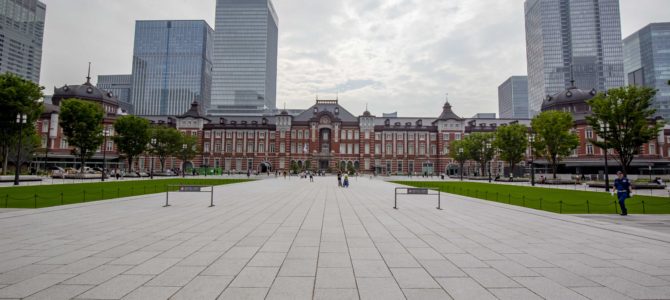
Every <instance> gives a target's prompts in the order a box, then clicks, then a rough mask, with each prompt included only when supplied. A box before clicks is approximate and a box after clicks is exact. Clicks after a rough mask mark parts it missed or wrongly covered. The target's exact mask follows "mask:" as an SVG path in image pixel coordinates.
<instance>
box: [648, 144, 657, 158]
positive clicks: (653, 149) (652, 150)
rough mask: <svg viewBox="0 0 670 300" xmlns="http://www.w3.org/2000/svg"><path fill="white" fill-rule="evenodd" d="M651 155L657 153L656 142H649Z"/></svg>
mask: <svg viewBox="0 0 670 300" xmlns="http://www.w3.org/2000/svg"><path fill="white" fill-rule="evenodd" d="M649 155H656V144H649Z"/></svg>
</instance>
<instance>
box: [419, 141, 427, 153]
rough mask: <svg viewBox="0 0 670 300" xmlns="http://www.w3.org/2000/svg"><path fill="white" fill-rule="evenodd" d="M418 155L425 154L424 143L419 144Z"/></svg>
mask: <svg viewBox="0 0 670 300" xmlns="http://www.w3.org/2000/svg"><path fill="white" fill-rule="evenodd" d="M419 155H426V145H424V144H421V145H419Z"/></svg>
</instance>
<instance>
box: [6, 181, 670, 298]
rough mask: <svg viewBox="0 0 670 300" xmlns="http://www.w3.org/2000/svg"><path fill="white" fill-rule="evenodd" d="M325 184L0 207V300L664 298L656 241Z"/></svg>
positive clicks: (499, 208)
mask: <svg viewBox="0 0 670 300" xmlns="http://www.w3.org/2000/svg"><path fill="white" fill-rule="evenodd" d="M156 180H159V179H156ZM333 182H335V180H334V179H333V177H316V178H315V182H314V183H309V182H308V181H306V180H300V179H297V178H291V180H289V179H284V178H274V177H273V176H270V177H268V178H265V177H263V178H262V180H258V181H254V182H249V183H241V184H235V185H226V186H220V187H216V188H215V198H216V199H215V201H216V202H217V205H216V206H215V207H212V208H209V207H207V205H205V203H204V202H206V201H204V200H205V199H204V198H203V201H199V199H200V198H199V197H197V195H192V194H184V193H175V194H171V195H170V200H171V203H172V206H171V207H168V208H164V207H162V205H161V203H162V202H163V201H164V195H161V194H156V195H145V196H140V197H133V198H124V199H116V200H108V201H99V202H95V203H82V204H74V205H69V206H65V207H54V208H43V209H36V210H21V211H7V212H3V213H1V214H0V228H3V230H2V231H0V254H2V255H0V298H3V299H13V298H15V299H82V300H83V299H168V298H170V299H178V300H180V299H236V300H237V299H338V300H340V299H359V298H362V299H484V300H486V299H515V300H516V299H522V300H523V299H608V300H609V299H613V300H616V299H670V234H668V233H666V232H657V231H648V230H647V229H644V228H632V227H627V225H625V224H616V225H612V224H610V223H603V222H601V221H598V220H596V219H593V220H592V219H590V218H582V217H577V216H569V215H560V214H553V213H549V212H542V211H534V210H531V209H526V208H522V207H516V206H508V205H505V204H501V203H494V202H487V201H482V200H478V199H472V198H468V197H463V196H456V195H448V194H443V195H442V199H443V208H444V210H436V209H435V207H434V206H435V205H434V202H433V201H424V200H426V199H421V196H415V197H408V198H405V199H402V201H401V203H400V207H399V209H397V210H395V209H393V190H394V188H395V187H396V185H394V184H392V183H389V182H386V181H384V180H381V179H377V178H372V179H370V178H367V177H366V178H359V179H358V180H353V181H352V182H351V187H350V188H348V189H342V188H338V187H337V186H336V185H334V184H333ZM634 217H635V218H638V219H640V222H642V221H643V220H644V219H645V218H647V216H634ZM610 218H619V217H618V216H611V217H610Z"/></svg>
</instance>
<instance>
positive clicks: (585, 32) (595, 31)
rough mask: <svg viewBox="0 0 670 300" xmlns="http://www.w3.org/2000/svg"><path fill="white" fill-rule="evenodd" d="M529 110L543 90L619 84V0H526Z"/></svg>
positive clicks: (545, 92)
mask: <svg viewBox="0 0 670 300" xmlns="http://www.w3.org/2000/svg"><path fill="white" fill-rule="evenodd" d="M525 13H526V52H527V58H528V95H529V99H530V107H529V109H530V114H531V116H533V115H535V114H537V113H538V112H539V111H540V109H541V106H542V101H543V100H544V98H545V97H546V96H547V95H553V94H556V93H558V92H561V91H563V90H565V89H566V88H568V87H570V86H571V85H572V83H571V81H572V80H573V79H574V81H575V85H576V86H578V87H579V88H581V89H583V90H591V89H596V90H597V91H606V90H608V89H611V88H615V87H620V86H623V85H624V76H623V50H622V45H621V17H620V14H619V0H526V2H525Z"/></svg>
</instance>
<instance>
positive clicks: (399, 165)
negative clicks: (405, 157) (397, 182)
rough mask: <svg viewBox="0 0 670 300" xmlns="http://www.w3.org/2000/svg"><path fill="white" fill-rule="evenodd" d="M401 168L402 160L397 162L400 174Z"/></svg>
mask: <svg viewBox="0 0 670 300" xmlns="http://www.w3.org/2000/svg"><path fill="white" fill-rule="evenodd" d="M402 167H403V165H402V160H399V161H398V173H402V171H403V170H402Z"/></svg>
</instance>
